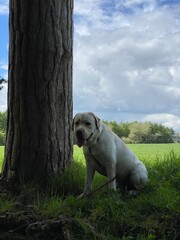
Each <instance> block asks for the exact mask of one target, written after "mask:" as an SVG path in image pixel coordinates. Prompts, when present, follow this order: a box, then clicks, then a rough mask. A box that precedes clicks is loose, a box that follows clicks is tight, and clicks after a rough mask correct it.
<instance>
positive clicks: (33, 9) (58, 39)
mask: <svg viewBox="0 0 180 240" xmlns="http://www.w3.org/2000/svg"><path fill="white" fill-rule="evenodd" d="M72 12H73V0H50V1H48V0H30V1H29V0H23V1H21V0H10V21H9V23H10V46H9V47H10V49H9V81H8V82H9V90H8V124H7V139H6V146H5V160H4V165H3V171H2V177H3V178H5V179H7V180H8V179H11V178H15V179H16V181H19V182H20V183H21V184H23V183H27V182H31V181H33V180H36V181H37V180H38V181H43V180H45V179H46V178H47V176H49V175H52V174H54V173H57V172H61V171H62V170H63V169H64V168H65V167H66V166H67V164H69V163H70V162H71V159H72V141H71V121H72V41H73V30H72V29H73V21H72Z"/></svg>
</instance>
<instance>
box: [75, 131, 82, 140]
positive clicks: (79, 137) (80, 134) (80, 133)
mask: <svg viewBox="0 0 180 240" xmlns="http://www.w3.org/2000/svg"><path fill="white" fill-rule="evenodd" d="M76 136H77V138H78V139H84V137H83V131H82V130H78V131H77V132H76Z"/></svg>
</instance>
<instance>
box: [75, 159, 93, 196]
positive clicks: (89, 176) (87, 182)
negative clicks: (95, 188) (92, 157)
mask: <svg viewBox="0 0 180 240" xmlns="http://www.w3.org/2000/svg"><path fill="white" fill-rule="evenodd" d="M94 173H95V169H94V168H93V166H91V164H90V163H89V161H88V159H86V180H85V186H84V191H83V192H82V193H81V194H80V195H79V196H78V199H79V198H82V197H85V196H86V195H89V194H90V193H91V190H92V181H93V178H94Z"/></svg>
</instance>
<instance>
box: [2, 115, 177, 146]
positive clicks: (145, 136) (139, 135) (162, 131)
mask: <svg viewBox="0 0 180 240" xmlns="http://www.w3.org/2000/svg"><path fill="white" fill-rule="evenodd" d="M6 120H7V112H0V146H2V145H4V144H5V135H6V124H7V123H6ZM104 123H105V124H107V125H108V126H109V127H110V128H111V130H112V131H113V132H115V133H116V134H117V135H118V136H119V137H120V138H121V139H122V140H123V141H124V142H125V143H173V142H175V141H176V142H180V133H175V132H174V130H173V129H172V128H168V127H165V126H163V125H162V124H158V123H152V122H120V123H117V122H116V121H111V122H109V121H104Z"/></svg>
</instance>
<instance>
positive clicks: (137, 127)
mask: <svg viewBox="0 0 180 240" xmlns="http://www.w3.org/2000/svg"><path fill="white" fill-rule="evenodd" d="M104 122H105V123H106V124H107V125H108V126H109V127H110V128H111V130H112V131H113V132H115V133H116V134H117V135H118V136H119V137H120V138H121V139H122V140H123V141H124V142H125V143H173V142H174V139H175V132H174V130H173V129H172V128H168V127H165V126H163V125H162V124H157V123H152V122H131V123H129V122H126V123H124V122H121V123H117V122H116V121H112V122H108V121H104Z"/></svg>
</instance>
